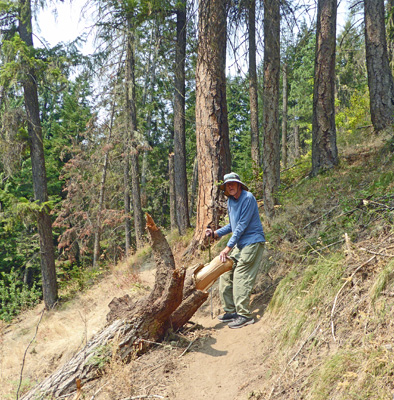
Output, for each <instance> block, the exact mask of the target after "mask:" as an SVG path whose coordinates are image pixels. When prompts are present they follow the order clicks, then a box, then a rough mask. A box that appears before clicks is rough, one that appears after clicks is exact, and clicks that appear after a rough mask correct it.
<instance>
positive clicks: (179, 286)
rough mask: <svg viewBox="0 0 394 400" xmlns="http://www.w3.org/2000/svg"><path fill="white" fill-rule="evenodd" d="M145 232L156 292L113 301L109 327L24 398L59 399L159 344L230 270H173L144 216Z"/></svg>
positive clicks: (221, 266)
mask: <svg viewBox="0 0 394 400" xmlns="http://www.w3.org/2000/svg"><path fill="white" fill-rule="evenodd" d="M146 220H147V229H148V231H149V233H150V241H151V246H152V250H153V254H154V257H155V262H156V265H157V270H156V277H155V284H154V287H153V289H152V291H151V292H150V293H149V294H148V295H147V296H146V297H143V298H141V299H139V300H137V301H133V300H132V299H131V298H130V296H128V295H126V296H124V297H122V298H114V299H113V300H112V301H111V302H110V304H109V308H110V312H109V313H108V314H107V321H108V325H107V326H106V327H105V328H104V329H103V330H102V331H101V332H100V333H98V334H97V335H96V336H94V337H93V338H92V339H91V340H90V341H89V342H88V343H87V345H86V346H85V347H84V348H83V349H82V350H81V351H79V352H78V353H77V354H75V355H74V356H73V357H72V358H71V359H70V360H69V361H68V362H67V363H66V364H65V365H63V366H62V367H61V368H60V369H59V370H57V371H56V372H55V373H53V374H52V375H50V376H48V377H47V378H46V379H45V380H44V381H42V382H41V383H40V384H39V385H37V386H36V387H35V388H34V389H32V390H31V391H30V392H28V393H27V394H25V395H24V396H23V397H21V399H22V400H33V399H34V400H37V399H43V398H51V396H52V397H54V398H58V397H60V396H64V395H67V394H70V393H72V392H73V391H75V390H76V381H77V380H78V381H80V382H81V383H82V385H83V384H85V383H86V382H88V381H90V380H93V379H95V378H97V377H98V376H99V372H100V367H102V366H103V364H105V363H106V360H110V359H111V358H112V357H114V356H117V357H119V358H120V359H122V360H124V361H127V360H128V359H129V358H130V356H131V355H138V354H141V353H143V352H144V351H146V350H147V348H148V347H149V345H150V342H158V341H161V340H162V339H163V338H164V336H165V334H166V333H167V331H168V330H170V329H172V330H174V331H176V330H178V329H179V328H181V327H182V326H183V325H184V324H185V323H186V322H187V321H188V320H189V319H190V318H191V317H192V316H193V314H194V313H195V312H196V311H197V310H198V308H199V307H200V306H201V305H202V304H203V303H204V302H205V300H206V299H207V298H208V292H207V291H206V289H207V288H208V287H210V286H211V285H212V284H213V282H214V281H215V280H216V279H217V277H218V276H219V275H220V274H222V273H223V272H225V271H228V270H230V269H231V268H232V264H233V262H232V260H230V259H228V260H227V261H226V263H221V262H220V260H219V258H218V257H216V258H215V259H214V260H212V262H211V263H209V264H206V265H197V266H195V267H193V268H191V269H190V270H188V271H187V274H186V270H185V269H184V268H177V267H176V266H175V261H174V256H173V254H172V252H171V249H170V247H169V245H168V243H167V240H166V239H165V237H164V235H163V234H162V232H161V231H160V229H159V228H157V226H156V225H155V223H154V221H153V219H152V218H151V217H150V215H148V214H147V215H146Z"/></svg>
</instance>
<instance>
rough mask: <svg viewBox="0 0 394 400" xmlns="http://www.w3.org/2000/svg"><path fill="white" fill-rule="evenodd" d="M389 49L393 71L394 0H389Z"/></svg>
mask: <svg viewBox="0 0 394 400" xmlns="http://www.w3.org/2000/svg"><path fill="white" fill-rule="evenodd" d="M386 7H387V51H388V58H389V65H390V70H391V73H393V70H394V0H388V1H387V6H386Z"/></svg>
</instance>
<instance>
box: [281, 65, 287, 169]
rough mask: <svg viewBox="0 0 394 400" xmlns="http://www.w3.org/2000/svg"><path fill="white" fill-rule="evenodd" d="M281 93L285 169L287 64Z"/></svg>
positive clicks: (284, 164)
mask: <svg viewBox="0 0 394 400" xmlns="http://www.w3.org/2000/svg"><path fill="white" fill-rule="evenodd" d="M282 70H283V75H282V80H283V93H282V96H283V98H282V100H283V103H282V104H283V106H282V165H283V168H287V64H286V63H283V68H282Z"/></svg>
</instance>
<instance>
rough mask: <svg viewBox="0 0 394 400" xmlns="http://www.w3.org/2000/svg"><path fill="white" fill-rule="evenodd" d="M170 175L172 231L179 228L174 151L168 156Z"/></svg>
mask: <svg viewBox="0 0 394 400" xmlns="http://www.w3.org/2000/svg"><path fill="white" fill-rule="evenodd" d="M168 176H169V177H170V179H169V181H170V182H169V184H170V223H171V231H175V229H177V227H178V224H177V221H176V213H177V204H176V196H175V182H174V181H175V179H174V153H171V154H170V155H169V156H168Z"/></svg>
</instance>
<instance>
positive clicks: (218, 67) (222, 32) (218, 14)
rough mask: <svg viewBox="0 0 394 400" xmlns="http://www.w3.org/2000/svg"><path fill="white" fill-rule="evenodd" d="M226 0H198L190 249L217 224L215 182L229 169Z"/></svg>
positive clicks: (197, 244) (218, 216) (218, 193)
mask: <svg viewBox="0 0 394 400" xmlns="http://www.w3.org/2000/svg"><path fill="white" fill-rule="evenodd" d="M226 5H227V2H226V0H200V2H199V22H198V23H199V26H198V29H199V44H198V54H197V68H196V139H197V157H198V183H199V187H198V200H197V220H196V229H195V234H194V238H193V241H192V244H191V249H195V248H196V247H198V246H199V245H201V244H202V243H203V241H204V238H205V229H206V227H207V226H208V225H211V226H215V227H216V226H218V225H219V219H220V217H221V209H220V205H219V203H220V200H221V198H222V194H221V191H220V189H219V187H218V185H217V184H218V182H219V181H221V180H222V179H223V176H224V175H225V174H226V173H228V172H230V168H231V156H230V144H229V129H228V119H227V100H226V75H225V67H226V41H227V40H226V37H227V23H226V22H227V21H226V16H227V10H226Z"/></svg>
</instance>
